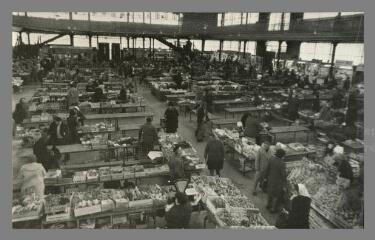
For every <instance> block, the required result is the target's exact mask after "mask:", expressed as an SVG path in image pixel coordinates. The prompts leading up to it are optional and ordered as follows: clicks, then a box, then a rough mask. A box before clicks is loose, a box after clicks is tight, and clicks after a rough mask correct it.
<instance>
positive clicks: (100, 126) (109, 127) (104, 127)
mask: <svg viewBox="0 0 375 240" xmlns="http://www.w3.org/2000/svg"><path fill="white" fill-rule="evenodd" d="M114 130H115V127H114V126H113V124H111V123H103V122H101V123H97V124H93V125H84V126H82V127H80V129H79V130H78V132H81V133H96V132H105V131H114Z"/></svg>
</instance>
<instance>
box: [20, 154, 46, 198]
mask: <svg viewBox="0 0 375 240" xmlns="http://www.w3.org/2000/svg"><path fill="white" fill-rule="evenodd" d="M25 160H26V163H25V164H24V165H22V167H21V168H20V170H19V173H18V176H17V177H18V179H19V180H20V182H21V193H22V194H28V193H35V194H36V195H37V196H40V197H43V196H44V188H45V186H44V177H45V176H46V170H45V169H44V167H43V165H42V164H40V163H37V162H36V158H35V156H33V155H30V156H27V157H26V159H25Z"/></svg>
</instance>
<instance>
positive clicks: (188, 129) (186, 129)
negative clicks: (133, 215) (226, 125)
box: [12, 86, 275, 228]
mask: <svg viewBox="0 0 375 240" xmlns="http://www.w3.org/2000/svg"><path fill="white" fill-rule="evenodd" d="M36 87H37V86H25V87H24V88H23V90H22V92H20V93H15V94H13V96H12V98H13V102H12V108H13V109H14V106H15V104H16V103H17V102H18V101H19V99H20V98H21V97H25V98H26V99H27V100H29V99H30V98H31V96H32V94H33V93H34V91H35V88H36ZM138 94H139V95H141V96H143V97H144V99H145V102H146V106H148V107H147V109H146V110H149V111H152V112H153V113H154V114H155V115H154V119H155V120H154V121H155V122H158V121H159V119H160V118H161V117H162V116H163V115H164V111H165V109H166V106H167V104H166V102H160V101H159V100H158V99H156V98H155V97H154V96H152V95H151V93H150V90H149V89H148V88H145V87H141V86H138ZM180 115H181V116H180V117H179V128H178V133H179V134H180V136H182V137H183V138H184V139H185V140H187V141H189V142H190V143H191V144H192V145H193V146H194V148H195V149H196V150H197V152H198V153H199V155H200V157H201V158H203V152H204V148H205V146H206V142H197V141H196V139H195V136H194V130H195V128H196V124H195V118H194V117H193V120H192V121H189V116H186V117H185V116H183V114H180ZM219 115H223V114H219ZM18 147H19V143H17V142H15V141H14V143H13V173H14V176H16V174H17V171H18V169H19V167H20V166H22V164H23V163H22V162H21V161H20V160H17V159H18V157H17V154H18V153H19V151H17V148H18ZM203 174H208V172H207V171H206V172H204V173H203ZM222 177H227V178H230V179H231V180H232V181H233V183H234V184H235V185H236V186H237V187H238V188H239V189H240V190H241V191H242V193H243V194H244V195H246V196H247V197H248V198H249V199H250V200H251V201H252V202H253V203H254V204H255V206H256V207H258V208H259V209H260V211H261V213H262V214H263V216H264V217H265V218H266V220H267V221H268V222H269V223H270V224H272V225H273V224H274V223H275V215H274V214H270V213H269V212H268V211H267V210H266V209H265V206H266V201H267V196H266V194H264V193H261V192H259V193H258V195H257V196H253V195H252V186H253V179H254V176H253V174H252V173H247V174H246V175H243V174H242V173H241V172H239V170H238V169H237V167H235V166H234V165H232V164H231V163H230V162H227V161H225V162H224V169H223V171H222ZM202 214H204V213H201V214H198V213H196V214H194V215H193V216H192V220H193V219H195V220H193V221H192V222H194V224H192V226H191V227H193V228H200V227H201V226H202V216H200V215H202ZM158 222H159V220H158ZM160 223H161V222H160ZM157 225H159V224H157ZM211 227H212V226H211Z"/></svg>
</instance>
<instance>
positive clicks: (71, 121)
mask: <svg viewBox="0 0 375 240" xmlns="http://www.w3.org/2000/svg"><path fill="white" fill-rule="evenodd" d="M67 125H68V134H69V137H68V142H69V143H70V144H74V143H78V142H79V139H78V132H77V131H78V126H79V121H78V116H77V112H76V111H75V109H70V111H69V117H68V118H67Z"/></svg>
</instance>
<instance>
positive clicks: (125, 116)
mask: <svg viewBox="0 0 375 240" xmlns="http://www.w3.org/2000/svg"><path fill="white" fill-rule="evenodd" d="M56 115H57V116H59V117H61V118H62V119H66V118H67V117H68V114H63V113H59V114H56ZM153 115H154V114H153V113H151V112H135V113H106V114H87V115H86V116H85V117H86V120H85V122H86V123H88V122H89V123H99V122H105V121H109V122H112V121H114V122H115V127H116V129H118V126H119V125H121V124H133V123H134V122H145V118H146V117H153ZM51 121H52V119H48V120H45V121H35V122H31V121H30V119H27V120H24V122H23V123H22V126H23V127H32V126H34V127H35V126H36V127H39V126H40V125H47V124H49V123H51Z"/></svg>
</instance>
